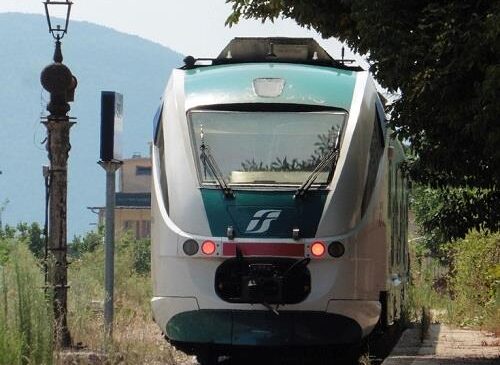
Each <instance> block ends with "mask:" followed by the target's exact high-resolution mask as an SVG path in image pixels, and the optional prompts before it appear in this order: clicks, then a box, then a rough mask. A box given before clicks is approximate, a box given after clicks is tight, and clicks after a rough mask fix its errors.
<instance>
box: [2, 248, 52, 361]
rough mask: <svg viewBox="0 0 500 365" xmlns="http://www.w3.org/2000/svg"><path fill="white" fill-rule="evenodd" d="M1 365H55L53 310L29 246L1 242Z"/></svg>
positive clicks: (37, 264) (38, 266) (38, 267)
mask: <svg viewBox="0 0 500 365" xmlns="http://www.w3.org/2000/svg"><path fill="white" fill-rule="evenodd" d="M0 247H1V251H2V255H1V257H0V303H1V305H0V364H1V365H4V364H5V365H17V364H36V365H44V364H52V363H53V355H52V354H53V351H52V346H53V343H52V323H53V320H52V311H51V308H50V306H49V305H48V302H47V300H46V298H45V294H44V290H43V285H44V283H43V275H42V272H41V268H40V265H39V263H38V262H37V261H36V259H35V258H34V257H33V255H32V253H31V252H30V251H29V250H28V248H27V246H26V244H24V243H23V242H19V241H18V240H16V239H13V238H11V239H2V240H0Z"/></svg>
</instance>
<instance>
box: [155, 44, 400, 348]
mask: <svg viewBox="0 0 500 365" xmlns="http://www.w3.org/2000/svg"><path fill="white" fill-rule="evenodd" d="M185 62H186V64H185V66H184V67H182V68H180V69H177V70H174V71H173V73H172V76H171V78H170V81H169V83H168V85H167V88H166V91H165V94H164V96H163V98H162V103H161V106H160V109H159V111H158V113H157V116H156V118H155V119H156V120H155V136H154V147H153V153H152V156H153V187H152V276H153V295H154V297H153V299H152V308H153V313H154V318H155V321H156V322H157V323H158V325H159V326H160V327H161V329H162V331H163V333H164V334H165V336H166V337H167V338H168V339H169V340H170V341H172V342H173V343H175V344H176V345H177V346H180V347H181V348H184V349H194V351H196V348H198V347H202V346H204V345H207V344H210V345H220V346H315V345H321V346H323V345H335V344H356V343H359V342H361V341H362V340H363V339H364V338H365V337H366V336H367V335H368V334H369V333H370V332H371V331H372V330H373V328H374V327H375V326H376V325H377V323H382V324H385V325H390V324H391V323H393V322H394V321H395V320H397V319H398V318H399V317H400V315H401V305H402V298H403V297H404V289H405V287H406V283H407V281H408V255H407V200H408V199H407V189H406V180H405V177H404V174H403V173H402V171H401V164H402V162H403V161H404V158H405V157H404V153H403V149H402V146H401V144H400V143H399V142H398V141H397V140H395V139H393V138H392V137H391V131H390V130H388V127H387V125H386V118H385V114H384V109H383V105H382V103H381V101H380V98H379V95H378V93H377V91H376V88H375V85H374V83H373V80H372V78H371V77H370V75H369V73H368V72H367V71H363V70H362V69H360V68H358V67H349V66H347V65H345V63H344V62H342V61H336V60H334V59H332V58H331V57H330V56H329V55H328V54H327V53H326V52H325V51H324V50H323V49H322V48H321V47H320V46H319V45H318V44H317V43H316V42H315V41H314V40H312V39H292V38H236V39H234V40H233V41H231V42H230V43H229V45H228V46H227V47H226V48H225V49H224V50H223V51H222V53H221V54H220V55H219V57H217V58H216V59H210V60H209V59H198V60H195V59H194V58H192V57H188V58H186V60H185ZM198 345H199V346H198Z"/></svg>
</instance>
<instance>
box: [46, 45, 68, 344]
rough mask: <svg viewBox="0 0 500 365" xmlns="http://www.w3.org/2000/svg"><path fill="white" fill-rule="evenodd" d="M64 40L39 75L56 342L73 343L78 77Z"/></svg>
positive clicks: (49, 272)
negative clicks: (71, 259) (72, 162)
mask: <svg viewBox="0 0 500 365" xmlns="http://www.w3.org/2000/svg"><path fill="white" fill-rule="evenodd" d="M62 60H63V59H62V53H61V42H60V41H59V39H58V40H57V41H56V50H55V52H54V63H52V64H50V65H48V66H47V67H45V69H44V70H43V71H42V74H41V76H40V81H41V83H42V86H43V87H44V88H45V90H47V91H48V92H49V93H50V103H49V104H48V105H47V110H48V111H49V112H50V115H49V116H48V117H47V118H46V119H45V120H43V121H42V123H43V124H44V125H45V127H46V128H47V151H48V157H49V160H50V167H49V184H50V185H49V189H50V192H49V225H48V226H49V229H48V249H47V251H48V258H47V265H48V275H47V279H48V283H47V285H48V289H49V293H52V294H51V295H52V296H53V310H54V319H55V328H54V336H55V345H56V346H57V347H59V348H64V347H69V346H70V345H71V335H70V332H69V329H68V323H67V312H68V308H67V299H68V261H67V257H66V254H67V247H68V246H67V231H66V226H67V223H66V220H67V215H66V212H67V184H68V182H67V168H68V153H69V150H70V149H71V145H70V142H69V131H70V128H71V126H72V125H73V124H74V122H72V121H70V119H71V118H70V117H69V116H67V115H66V114H67V113H68V111H69V110H70V107H69V104H68V101H73V96H72V94H73V92H74V89H75V88H76V79H75V77H74V76H73V75H72V74H71V71H70V70H69V68H67V67H66V66H65V65H63V64H62Z"/></svg>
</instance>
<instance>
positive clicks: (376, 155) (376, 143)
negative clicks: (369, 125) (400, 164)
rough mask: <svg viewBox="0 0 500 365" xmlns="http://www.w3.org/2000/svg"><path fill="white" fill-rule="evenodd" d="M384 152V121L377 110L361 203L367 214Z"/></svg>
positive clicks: (363, 212) (362, 212)
mask: <svg viewBox="0 0 500 365" xmlns="http://www.w3.org/2000/svg"><path fill="white" fill-rule="evenodd" d="M383 153H384V135H383V132H382V122H381V120H380V115H379V112H378V110H375V118H374V121H373V130H372V139H371V143H370V151H369V161H368V171H367V174H366V182H365V191H364V194H363V200H362V203H361V214H362V215H363V214H365V212H366V209H367V207H368V203H369V202H370V199H371V196H372V193H373V189H374V188H375V182H376V181H375V180H376V178H377V172H378V167H379V163H380V158H381V157H382V154H383Z"/></svg>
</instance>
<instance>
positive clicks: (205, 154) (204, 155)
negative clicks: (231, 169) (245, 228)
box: [200, 131, 234, 198]
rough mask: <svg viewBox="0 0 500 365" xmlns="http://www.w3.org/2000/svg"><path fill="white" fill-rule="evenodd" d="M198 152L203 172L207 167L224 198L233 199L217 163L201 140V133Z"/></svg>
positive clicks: (232, 194)
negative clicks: (199, 151) (199, 152)
mask: <svg viewBox="0 0 500 365" xmlns="http://www.w3.org/2000/svg"><path fill="white" fill-rule="evenodd" d="M200 150H201V155H200V159H201V161H202V162H203V167H204V168H205V170H206V167H207V166H208V167H209V168H210V170H211V171H212V173H213V175H214V177H215V179H216V180H217V183H218V184H219V186H220V188H221V190H222V192H223V193H224V196H225V197H226V198H234V193H233V190H232V189H231V188H230V187H229V185H228V184H227V182H226V180H225V179H224V175H223V174H222V172H221V170H220V168H219V166H218V165H217V162H215V159H214V157H213V156H212V154H211V153H210V148H209V147H208V146H207V145H206V144H205V141H204V138H203V131H202V132H201V146H200Z"/></svg>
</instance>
